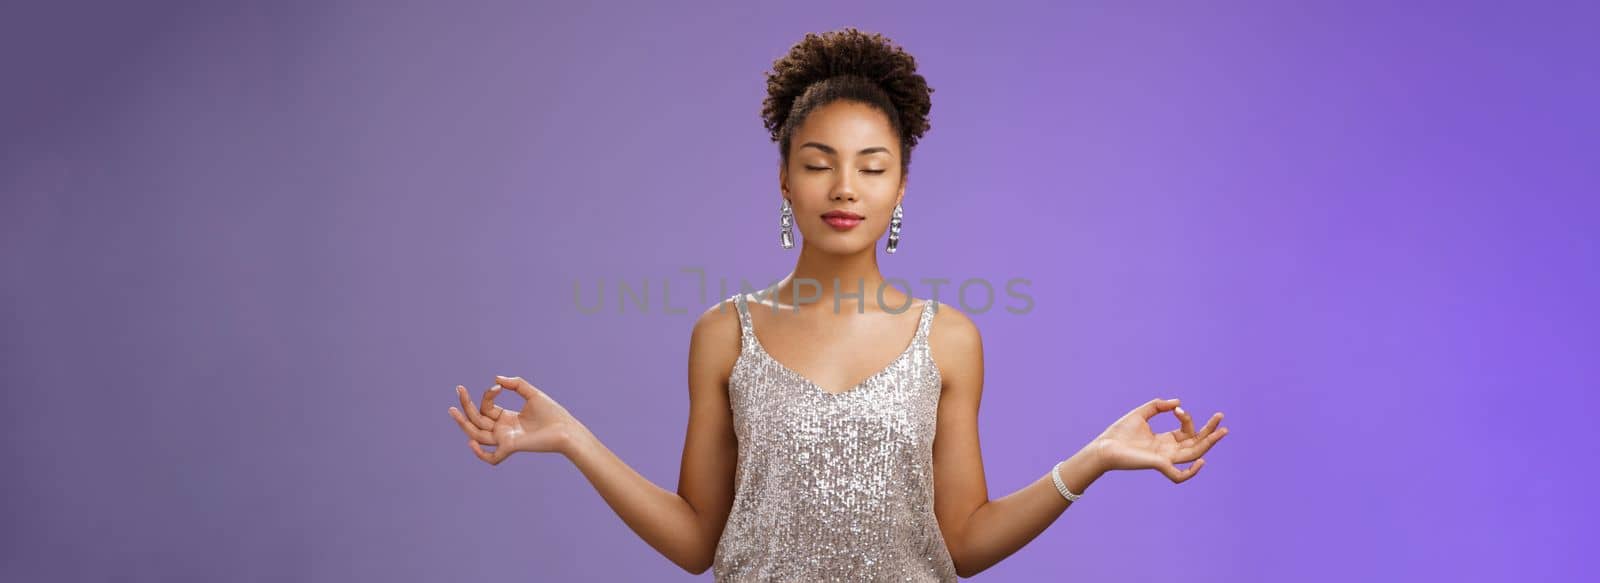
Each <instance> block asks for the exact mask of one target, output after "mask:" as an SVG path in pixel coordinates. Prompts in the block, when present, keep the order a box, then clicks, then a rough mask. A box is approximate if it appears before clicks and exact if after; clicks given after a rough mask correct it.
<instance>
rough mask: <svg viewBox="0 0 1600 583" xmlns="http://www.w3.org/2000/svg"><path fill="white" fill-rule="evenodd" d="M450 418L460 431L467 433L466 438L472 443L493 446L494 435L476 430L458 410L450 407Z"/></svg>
mask: <svg viewBox="0 0 1600 583" xmlns="http://www.w3.org/2000/svg"><path fill="white" fill-rule="evenodd" d="M450 418H452V419H455V420H456V424H458V425H460V426H461V430H462V431H465V432H467V437H471V438H472V439H473V440H474V441H477V442H478V443H482V444H484V445H494V434H493V433H489V432H488V431H484V430H482V429H478V428H477V426H475V425H473V424H472V422H471V421H467V416H466V415H462V414H461V410H460V409H457V408H455V407H451V408H450Z"/></svg>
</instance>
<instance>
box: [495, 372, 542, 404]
mask: <svg viewBox="0 0 1600 583" xmlns="http://www.w3.org/2000/svg"><path fill="white" fill-rule="evenodd" d="M494 382H495V384H498V385H500V386H502V387H505V388H508V389H511V390H513V391H516V392H517V394H518V395H521V396H522V398H524V399H527V400H529V401H532V400H534V399H535V398H537V397H538V396H539V389H538V388H536V387H534V386H533V385H532V384H529V383H528V381H525V380H522V377H502V376H496V377H494Z"/></svg>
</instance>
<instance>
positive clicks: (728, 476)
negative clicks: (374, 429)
mask: <svg viewBox="0 0 1600 583" xmlns="http://www.w3.org/2000/svg"><path fill="white" fill-rule="evenodd" d="M735 317H736V316H735V314H734V312H733V310H732V309H731V308H725V309H718V308H715V307H714V308H712V309H709V310H707V311H706V312H705V313H703V314H701V316H700V318H699V320H697V321H696V322H695V326H694V332H693V334H692V335H691V337H690V340H689V428H688V434H687V436H686V437H685V440H684V449H683V462H682V467H681V468H680V473H679V476H678V491H677V492H676V493H673V492H669V491H667V490H665V489H663V488H661V487H660V486H657V485H655V484H654V483H651V482H650V480H648V479H646V478H645V477H644V476H642V475H640V474H639V472H637V471H635V470H634V469H633V468H631V467H629V466H628V465H627V464H626V463H623V461H622V460H621V459H620V458H618V457H617V455H616V454H615V453H613V452H612V451H611V450H610V449H608V448H607V447H606V446H605V445H604V444H602V443H601V442H600V439H599V438H597V437H595V435H594V433H592V432H591V431H589V428H588V427H586V426H584V424H583V423H581V422H579V421H578V420H577V418H575V417H573V416H572V415H571V414H570V413H568V412H567V410H566V409H565V408H563V407H562V406H561V405H560V404H558V403H556V402H555V400H554V399H551V398H550V396H549V395H547V394H545V393H544V392H543V391H540V390H539V389H538V388H536V387H534V386H533V385H531V384H529V383H528V382H527V381H525V380H523V379H522V378H520V377H510V378H508V377H498V378H497V381H496V382H497V383H498V385H499V386H496V387H492V388H490V389H489V390H488V391H486V392H485V394H484V397H483V404H482V405H481V406H476V405H475V404H474V403H472V402H471V401H470V400H469V398H468V394H467V391H466V389H465V388H464V387H459V386H458V387H457V392H458V393H459V394H460V398H461V410H459V411H458V410H456V408H454V407H451V408H450V414H451V417H453V418H455V420H456V422H457V423H458V424H460V425H461V428H462V430H464V431H465V432H466V433H467V435H468V436H469V437H470V438H471V439H469V442H468V443H469V445H470V446H471V448H472V450H473V452H474V453H475V454H477V456H478V459H481V460H483V461H484V462H486V463H489V464H490V465H495V466H498V465H499V464H500V463H501V462H503V461H505V460H506V458H508V457H510V455H511V454H512V453H515V452H518V451H537V452H559V453H561V454H562V455H564V456H566V457H567V459H568V460H570V461H572V463H573V465H575V466H577V468H578V470H579V471H580V472H582V473H583V475H584V477H585V478H588V480H589V483H590V484H591V485H593V486H594V489H595V491H597V492H599V494H600V497H601V498H603V499H605V501H606V504H608V505H610V506H611V509H612V510H613V511H615V512H616V513H617V516H619V517H621V518H622V520H623V522H625V523H626V524H627V525H628V527H629V528H631V529H633V532H634V533H635V534H638V535H639V537H640V538H643V539H644V541H645V542H646V543H649V544H650V546H651V547H653V548H655V549H656V550H657V551H659V552H660V553H661V554H663V555H665V556H666V557H667V558H668V559H670V560H671V561H672V562H673V563H675V564H677V565H678V566H679V567H682V568H683V569H684V570H686V571H689V572H691V573H696V574H698V573H703V572H705V570H706V569H709V568H710V567H711V563H712V560H713V558H714V557H715V554H716V548H717V542H718V539H719V538H720V537H721V536H722V528H723V526H724V525H725V524H726V522H727V518H728V513H729V511H730V510H731V509H732V507H733V478H734V469H735V467H736V464H737V455H738V443H737V440H736V438H735V435H734V432H733V419H732V417H733V414H732V411H731V409H730V408H729V407H728V396H727V380H728V375H729V373H730V371H731V370H732V368H733V362H734V360H735V359H737V357H738V354H739V348H740V347H739V335H738V333H739V326H738V322H737V320H735V319H734V318H735ZM501 387H505V388H508V389H513V390H515V391H516V392H517V393H518V394H519V395H521V396H522V397H523V398H525V399H527V401H528V402H527V404H526V405H525V406H524V407H523V409H522V410H521V411H510V410H506V409H504V408H502V407H500V406H498V405H495V404H494V398H495V396H496V395H498V394H499V389H500V388H501ZM483 446H494V447H495V449H494V451H492V452H490V451H487V450H485V449H484V448H483Z"/></svg>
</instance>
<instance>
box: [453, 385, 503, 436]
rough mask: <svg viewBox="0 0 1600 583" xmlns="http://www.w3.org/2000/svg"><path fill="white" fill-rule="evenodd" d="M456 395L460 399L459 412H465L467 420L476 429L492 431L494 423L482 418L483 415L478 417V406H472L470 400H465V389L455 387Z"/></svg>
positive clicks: (459, 386)
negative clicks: (476, 427) (470, 421)
mask: <svg viewBox="0 0 1600 583" xmlns="http://www.w3.org/2000/svg"><path fill="white" fill-rule="evenodd" d="M456 395H457V396H459V397H461V410H462V411H466V412H467V419H470V420H472V424H473V425H476V426H478V429H494V422H493V421H490V420H488V419H486V418H484V416H483V415H479V414H478V406H477V405H474V404H472V400H471V399H468V398H467V388H466V387H463V386H461V385H456Z"/></svg>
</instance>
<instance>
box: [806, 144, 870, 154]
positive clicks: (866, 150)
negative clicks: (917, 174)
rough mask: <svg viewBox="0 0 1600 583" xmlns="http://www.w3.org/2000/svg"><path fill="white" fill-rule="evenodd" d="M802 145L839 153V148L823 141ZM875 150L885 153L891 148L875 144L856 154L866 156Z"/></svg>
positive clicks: (830, 152)
mask: <svg viewBox="0 0 1600 583" xmlns="http://www.w3.org/2000/svg"><path fill="white" fill-rule="evenodd" d="M800 147H802V148H805V147H811V148H816V149H818V150H822V151H824V152H827V153H829V154H837V153H839V152H838V150H834V149H833V146H829V145H827V144H821V143H817V142H806V143H804V144H800ZM874 152H883V153H885V154H888V153H889V149H888V148H885V147H883V146H873V147H871V148H862V149H861V151H860V152H856V155H857V156H865V155H867V154H871V153H874Z"/></svg>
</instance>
